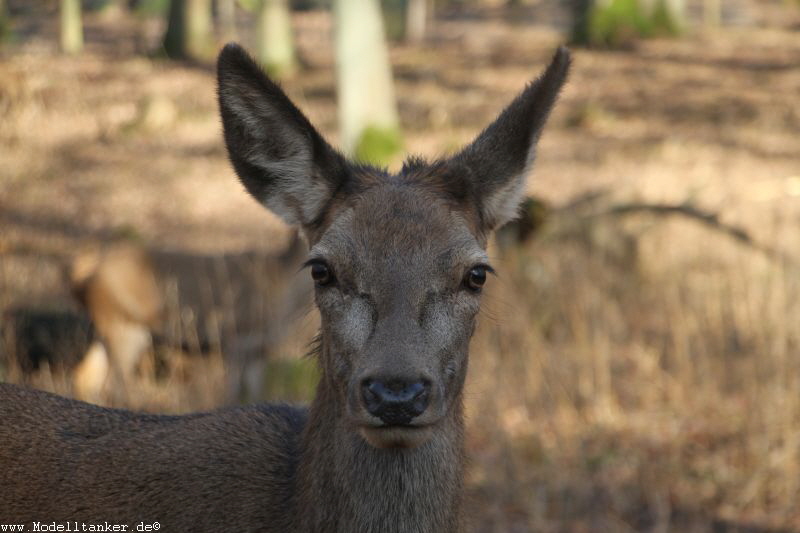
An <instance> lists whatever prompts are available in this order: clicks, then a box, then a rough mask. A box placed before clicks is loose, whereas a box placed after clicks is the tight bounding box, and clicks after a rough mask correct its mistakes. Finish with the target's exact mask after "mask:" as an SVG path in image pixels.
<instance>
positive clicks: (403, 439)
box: [358, 425, 433, 448]
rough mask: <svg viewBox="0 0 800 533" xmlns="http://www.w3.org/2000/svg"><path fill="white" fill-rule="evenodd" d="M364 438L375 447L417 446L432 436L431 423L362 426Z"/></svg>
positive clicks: (360, 429) (360, 431)
mask: <svg viewBox="0 0 800 533" xmlns="http://www.w3.org/2000/svg"><path fill="white" fill-rule="evenodd" d="M358 432H359V433H360V434H361V436H362V437H363V438H364V440H366V441H367V443H368V444H370V445H371V446H374V447H375V448H416V447H417V446H419V445H421V444H424V443H425V442H427V441H428V439H430V438H431V435H432V433H433V427H432V426H430V425H392V426H390V425H382V426H361V427H360V428H359V430H358Z"/></svg>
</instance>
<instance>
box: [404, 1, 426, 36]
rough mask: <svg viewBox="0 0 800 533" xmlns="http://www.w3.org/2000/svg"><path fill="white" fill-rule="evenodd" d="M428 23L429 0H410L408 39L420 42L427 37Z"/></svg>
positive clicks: (407, 17) (407, 15) (407, 10)
mask: <svg viewBox="0 0 800 533" xmlns="http://www.w3.org/2000/svg"><path fill="white" fill-rule="evenodd" d="M427 25H428V2H427V0H408V6H406V41H408V42H410V43H419V42H422V41H423V40H424V39H425V29H426V27H427Z"/></svg>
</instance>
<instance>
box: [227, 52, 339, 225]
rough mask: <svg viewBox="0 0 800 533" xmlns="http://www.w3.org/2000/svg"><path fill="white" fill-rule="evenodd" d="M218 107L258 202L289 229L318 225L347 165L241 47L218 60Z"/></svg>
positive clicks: (238, 166)
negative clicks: (287, 224)
mask: <svg viewBox="0 0 800 533" xmlns="http://www.w3.org/2000/svg"><path fill="white" fill-rule="evenodd" d="M217 80H218V83H219V88H218V91H219V107H220V114H221V116H222V126H223V130H224V133H225V144H226V146H227V148H228V156H229V157H230V160H231V163H232V164H233V168H234V170H236V173H237V174H238V175H239V179H241V181H242V183H243V184H244V186H245V187H246V188H247V190H248V191H249V192H250V194H252V195H253V196H254V197H255V198H256V199H257V200H258V201H259V202H261V203H262V204H263V205H265V206H266V207H267V208H269V209H270V210H271V211H272V212H274V213H275V214H277V215H278V216H280V217H281V218H282V219H283V220H284V221H286V222H287V223H289V224H299V225H301V226H304V227H309V226H312V225H313V224H315V222H317V221H319V219H320V218H321V217H322V215H323V214H324V211H325V208H326V206H327V205H328V203H329V201H330V200H331V198H332V197H333V195H334V193H335V191H336V190H337V189H338V188H339V186H340V185H341V184H342V182H343V181H344V180H345V179H347V176H348V166H347V162H346V161H345V159H344V157H342V156H341V155H340V154H339V153H337V152H336V151H335V150H334V149H333V148H331V146H330V145H329V144H328V143H327V142H326V141H325V140H324V139H323V138H322V136H321V135H320V134H319V133H318V132H317V130H316V129H314V126H312V125H311V123H310V122H309V121H308V119H307V118H306V117H305V116H304V115H303V113H301V112H300V110H299V109H297V107H295V105H294V104H293V103H292V102H291V101H290V100H289V98H288V97H287V96H286V95H285V94H284V92H283V91H282V90H281V88H280V87H278V85H277V84H275V82H273V81H272V80H270V79H269V78H268V77H267V76H266V75H265V74H264V72H263V70H261V68H260V67H259V66H258V65H257V64H256V62H255V61H254V60H253V59H252V58H251V57H250V56H249V55H248V54H247V52H245V51H244V49H243V48H242V47H241V46H239V45H237V44H228V45H227V46H225V48H223V50H222V52H220V54H219V59H218V61H217Z"/></svg>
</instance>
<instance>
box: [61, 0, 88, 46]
mask: <svg viewBox="0 0 800 533" xmlns="http://www.w3.org/2000/svg"><path fill="white" fill-rule="evenodd" d="M82 49H83V21H82V20H81V0H61V50H62V51H63V52H65V53H67V54H77V53H78V52H80V51H81V50H82Z"/></svg>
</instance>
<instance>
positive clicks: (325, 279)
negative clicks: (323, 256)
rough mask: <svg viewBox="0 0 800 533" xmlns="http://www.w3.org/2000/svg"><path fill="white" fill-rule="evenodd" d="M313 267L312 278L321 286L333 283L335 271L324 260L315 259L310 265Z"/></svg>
mask: <svg viewBox="0 0 800 533" xmlns="http://www.w3.org/2000/svg"><path fill="white" fill-rule="evenodd" d="M309 266H310V267H311V279H313V280H314V283H316V284H317V285H319V286H320V287H324V286H325V285H330V284H331V283H333V272H331V269H330V267H329V266H328V265H326V264H325V263H323V262H322V261H314V262H312V263H310V265H309Z"/></svg>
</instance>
